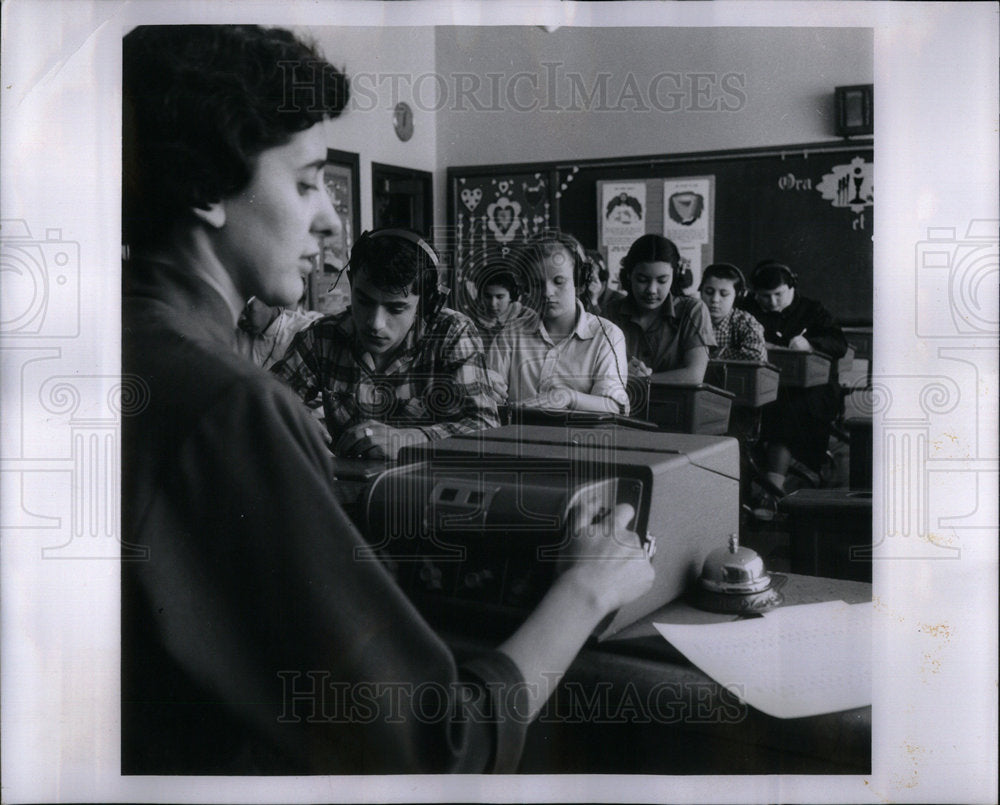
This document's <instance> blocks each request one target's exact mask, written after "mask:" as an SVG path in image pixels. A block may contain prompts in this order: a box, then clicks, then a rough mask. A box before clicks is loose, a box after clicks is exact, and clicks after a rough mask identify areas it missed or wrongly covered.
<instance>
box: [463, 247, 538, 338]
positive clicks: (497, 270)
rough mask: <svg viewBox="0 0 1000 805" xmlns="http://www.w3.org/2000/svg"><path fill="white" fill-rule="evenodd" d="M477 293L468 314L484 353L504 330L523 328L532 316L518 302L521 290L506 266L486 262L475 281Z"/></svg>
mask: <svg viewBox="0 0 1000 805" xmlns="http://www.w3.org/2000/svg"><path fill="white" fill-rule="evenodd" d="M476 289H477V299H476V304H475V305H474V306H473V309H472V310H471V314H472V318H473V320H474V321H475V322H476V326H477V327H478V328H479V334H480V336H481V337H482V339H483V347H484V349H486V350H487V351H489V348H490V347H491V346H492V345H493V342H494V341H495V340H496V338H497V336H498V335H500V333H501V332H503V330H504V328H506V327H520V326H526V325H527V324H528V323H529V322H530V321H531V320H532V318H533V317H534V315H535V312H534V310H533V309H532V308H531V307H530V306H528V305H525V304H523V303H522V302H521V286H520V284H519V283H518V281H517V277H516V276H514V272H513V271H512V270H511V269H510V267H509V266H508V265H507V263H505V262H502V261H499V260H496V261H490V262H488V263H487V264H486V265H485V266H484V267H483V269H482V271H481V272H480V275H479V277H478V279H477V280H476Z"/></svg>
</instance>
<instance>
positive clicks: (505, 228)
mask: <svg viewBox="0 0 1000 805" xmlns="http://www.w3.org/2000/svg"><path fill="white" fill-rule="evenodd" d="M486 215H487V216H489V220H488V221H487V226H488V227H489V228H490V231H491V232H493V236H494V237H495V238H496V240H497V243H510V242H511V241H512V240H513V239H514V236H515V235H516V234H517V230H518V228H519V227H520V226H521V217H520V216H521V205H520V204H518V202H516V201H511V200H510V199H509V198H499V199H497V200H496V202H495V203H493V204H490V205H489V206H488V207H487V208H486Z"/></svg>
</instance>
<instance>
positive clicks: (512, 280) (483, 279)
mask: <svg viewBox="0 0 1000 805" xmlns="http://www.w3.org/2000/svg"><path fill="white" fill-rule="evenodd" d="M489 285H499V286H500V287H501V288H506V290H507V293H509V294H510V299H511V301H512V302H514V301H517V297H518V296H519V295H520V293H521V288H520V286H519V285H518V282H517V277H516V276H514V272H513V271H511V270H510V268H509V267H508V266H507V264H506V263H505V262H502V261H500V260H496V261H492V262H489V263H487V264H486V265H485V266H484V267H483V270H482V272H481V273H480V275H479V277H478V278H477V280H476V288H477V290H478V291H479V295H480V296H482V295H483V294H484V293H485V292H486V288H487V286H489Z"/></svg>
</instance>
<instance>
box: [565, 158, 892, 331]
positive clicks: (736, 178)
mask: <svg viewBox="0 0 1000 805" xmlns="http://www.w3.org/2000/svg"><path fill="white" fill-rule="evenodd" d="M872 154H873V147H872V143H871V141H866V142H864V143H853V142H852V143H826V144H817V145H799V146H785V147H783V148H769V149H760V150H746V151H732V152H714V153H705V154H685V155H679V156H671V157H650V158H644V159H641V160H638V159H636V160H631V159H630V160H594V161H592V162H587V163H582V162H579V163H575V164H572V165H565V164H564V165H560V166H558V167H557V169H556V170H557V177H556V180H557V182H558V185H557V193H558V197H557V198H556V199H555V215H554V217H555V218H556V220H557V221H558V225H559V226H560V228H562V229H564V230H565V231H567V232H570V233H572V234H574V235H576V236H577V237H578V238H579V239H580V240H581V242H583V244H584V246H586V247H587V248H595V247H596V246H597V245H598V237H599V236H600V225H599V222H598V218H597V213H598V211H597V203H596V199H598V198H599V189H598V188H599V183H600V182H630V181H637V180H638V181H642V182H643V183H644V184H645V186H646V188H647V190H646V195H647V201H648V205H647V206H648V211H647V215H646V231H647V232H656V233H658V234H662V233H663V230H662V229H660V228H659V227H660V226H662V224H663V221H664V215H665V213H664V210H663V206H662V205H663V190H662V188H663V186H664V185H663V181H664V180H665V179H670V178H686V177H713V192H712V196H713V201H714V209H713V213H714V220H713V221H712V227H711V228H712V237H711V255H710V256H708V257H707V259H709V260H712V261H714V262H726V263H733V264H735V265H737V266H739V267H740V268H741V269H744V270H745V271H746V272H747V273H749V271H750V270H751V269H752V268H753V266H754V265H755V264H756V263H758V262H760V261H761V260H764V259H767V258H773V259H777V260H781V261H782V262H784V263H787V264H788V265H789V266H790V267H791V268H792V269H793V270H794V271H795V272H796V273H797V274H798V275H799V288H800V292H801V293H802V294H803V295H805V296H809V297H812V298H815V299H819V300H821V301H822V302H823V304H824V305H826V307H827V308H828V309H829V310H830V311H831V312H832V313H833V315H834V316H835V317H836V318H837V319H838V321H840V322H841V323H842V324H849V325H858V326H870V325H871V324H872V305H873V279H872V277H873V270H872V232H873V227H872V209H873V199H874V185H873V166H872ZM609 262H610V261H609Z"/></svg>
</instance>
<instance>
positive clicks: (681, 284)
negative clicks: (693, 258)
mask: <svg viewBox="0 0 1000 805" xmlns="http://www.w3.org/2000/svg"><path fill="white" fill-rule="evenodd" d="M639 263H669V264H670V267H671V268H672V269H673V270H674V276H673V278H672V279H671V282H670V293H671V294H673V295H675V296H676V295H677V294H678V293H679V292H683V290H684V288H685V287H688V286H690V285H691V280H690V279H689V278H687V280H686V278H685V277H684V274H683V272H682V271H681V270H680V266H681V253H680V252H679V251H678V250H677V246H675V245H674V242H673V241H672V240H670V239H669V238H665V237H663V235H652V234H650V235H642V236H640V237H638V238H636V239H635V240H634V241H633V242H632V245H631V246H629V249H628V252H626V254H625V256H624V257H623V258H622V264H621V265H622V270H621V272H620V273H619V275H618V281H619V282H620V283H621V286H622V290H623V291H624V292H625V293H626V294H628V295H629V296H631V295H632V269H633V268H635V267H636V266H637V265H639Z"/></svg>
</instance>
